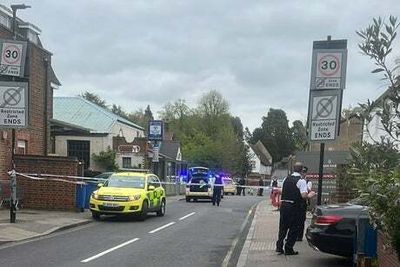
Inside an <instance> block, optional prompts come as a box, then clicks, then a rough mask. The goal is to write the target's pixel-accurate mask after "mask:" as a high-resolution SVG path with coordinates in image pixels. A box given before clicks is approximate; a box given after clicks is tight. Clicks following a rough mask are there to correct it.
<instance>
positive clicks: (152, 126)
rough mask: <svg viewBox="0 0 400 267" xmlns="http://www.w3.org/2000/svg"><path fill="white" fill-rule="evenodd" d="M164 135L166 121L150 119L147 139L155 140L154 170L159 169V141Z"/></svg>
mask: <svg viewBox="0 0 400 267" xmlns="http://www.w3.org/2000/svg"><path fill="white" fill-rule="evenodd" d="M163 137H164V123H163V121H160V120H152V121H149V124H148V128H147V139H148V140H149V141H151V142H153V158H152V165H153V172H154V173H156V172H157V171H158V162H159V143H158V142H159V141H162V140H163Z"/></svg>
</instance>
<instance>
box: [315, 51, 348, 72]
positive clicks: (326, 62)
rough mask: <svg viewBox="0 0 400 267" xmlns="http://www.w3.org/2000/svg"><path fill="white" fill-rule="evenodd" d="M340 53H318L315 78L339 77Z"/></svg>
mask: <svg viewBox="0 0 400 267" xmlns="http://www.w3.org/2000/svg"><path fill="white" fill-rule="evenodd" d="M341 59H342V57H341V54H340V53H318V56H317V71H318V73H317V77H340V65H341V63H342V62H341V61H342V60H341Z"/></svg>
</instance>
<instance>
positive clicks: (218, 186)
mask: <svg viewBox="0 0 400 267" xmlns="http://www.w3.org/2000/svg"><path fill="white" fill-rule="evenodd" d="M222 190H223V181H222V177H221V176H220V175H215V181H214V187H213V196H212V204H213V206H215V203H217V206H219V203H220V202H221V193H222Z"/></svg>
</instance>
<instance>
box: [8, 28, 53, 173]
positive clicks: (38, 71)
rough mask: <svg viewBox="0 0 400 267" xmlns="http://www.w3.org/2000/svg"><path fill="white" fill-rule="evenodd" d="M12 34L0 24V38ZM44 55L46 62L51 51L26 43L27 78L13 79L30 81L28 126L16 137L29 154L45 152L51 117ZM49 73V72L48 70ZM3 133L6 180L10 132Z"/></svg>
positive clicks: (50, 97)
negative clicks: (23, 143)
mask: <svg viewBox="0 0 400 267" xmlns="http://www.w3.org/2000/svg"><path fill="white" fill-rule="evenodd" d="M11 37H12V34H11V32H10V31H9V30H8V29H6V28H5V27H3V26H2V25H0V38H3V39H11ZM44 58H48V60H49V62H51V53H50V52H48V51H46V50H45V49H43V48H41V47H39V46H38V45H35V44H33V43H31V42H28V48H27V60H26V64H27V67H26V70H27V74H26V77H24V78H19V77H16V78H15V81H25V82H26V81H28V83H29V89H28V91H29V127H28V128H27V129H22V130H16V140H25V141H26V144H27V147H26V151H27V154H30V155H46V154H47V153H46V151H45V150H46V145H45V144H46V142H47V143H48V144H49V142H50V126H49V125H48V123H47V121H48V120H49V119H50V118H51V116H52V109H53V106H52V97H53V92H52V89H51V87H50V86H48V85H47V84H46V63H45V61H44ZM48 74H49V75H50V71H49V73H48ZM27 75H29V76H27ZM48 78H50V77H48ZM0 79H1V80H2V81H12V78H11V77H8V76H0ZM46 89H47V90H48V93H47V118H45V114H46V113H45V102H46V101H45V90H46ZM46 131H47V138H46ZM3 132H4V131H1V130H0V179H7V175H6V174H5V172H6V171H8V170H9V168H10V158H11V131H10V130H6V131H5V132H7V138H6V139H5V138H3ZM46 139H47V140H46ZM49 148H50V145H48V146H47V151H49Z"/></svg>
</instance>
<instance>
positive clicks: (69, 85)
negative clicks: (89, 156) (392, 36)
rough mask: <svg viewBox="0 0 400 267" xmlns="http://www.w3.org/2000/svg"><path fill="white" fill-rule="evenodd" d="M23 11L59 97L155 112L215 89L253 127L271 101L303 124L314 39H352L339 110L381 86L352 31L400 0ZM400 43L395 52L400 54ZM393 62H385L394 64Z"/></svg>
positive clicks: (395, 11) (78, 3)
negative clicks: (85, 96)
mask: <svg viewBox="0 0 400 267" xmlns="http://www.w3.org/2000/svg"><path fill="white" fill-rule="evenodd" d="M1 3H2V4H3V5H5V6H10V5H11V4H15V3H25V4H27V5H31V6H32V7H31V8H30V9H26V10H19V11H18V17H20V18H21V19H23V20H24V21H28V22H30V23H32V24H34V25H36V26H38V27H39V28H40V29H41V30H42V33H41V35H40V38H41V41H42V43H43V46H44V47H45V48H46V49H47V50H49V51H51V52H52V53H53V57H52V65H53V68H54V70H55V72H56V74H57V76H58V78H59V80H60V81H61V83H62V86H61V87H60V88H59V89H58V90H57V91H56V92H55V96H76V95H79V94H80V93H82V92H84V91H89V92H92V93H95V94H98V95H99V96H100V97H101V98H103V99H105V100H106V102H107V103H108V104H116V105H121V106H122V107H123V108H124V110H125V111H127V112H133V111H136V110H138V109H139V108H143V109H144V108H146V106H147V105H150V107H151V109H152V111H153V114H155V115H156V114H157V112H158V111H160V110H161V108H162V107H163V106H164V105H165V104H166V103H168V102H173V101H175V100H178V99H185V100H186V102H187V104H188V105H189V106H191V107H195V106H196V104H197V103H198V101H199V99H200V97H201V96H202V95H203V94H204V93H206V92H208V91H209V90H211V89H215V90H217V91H219V92H220V93H221V94H222V95H223V96H224V98H225V99H226V100H227V101H228V102H229V104H230V111H231V113H232V115H234V116H238V117H240V118H241V120H242V123H243V125H244V126H245V127H249V128H250V129H251V130H253V129H254V128H256V127H259V126H260V125H261V123H262V117H263V116H266V115H267V112H268V110H269V109H270V108H275V109H277V108H279V109H283V110H284V111H285V112H286V114H287V116H288V119H289V120H290V122H293V121H294V120H301V121H303V122H305V121H306V118H307V111H308V97H309V90H310V89H309V87H310V72H311V56H312V44H313V41H316V40H325V39H326V38H327V35H331V36H332V39H347V40H348V62H347V83H346V88H345V89H344V90H345V92H344V95H343V107H349V106H352V107H355V106H357V105H358V103H363V102H366V101H367V99H375V98H377V97H378V96H379V95H380V94H381V93H382V92H383V91H384V89H385V83H384V82H382V81H380V78H381V77H380V76H379V75H378V74H371V70H373V69H374V65H373V62H372V61H371V60H370V59H369V58H368V57H366V56H363V55H361V53H360V50H359V49H358V46H357V45H358V43H359V42H360V38H359V37H358V36H357V35H356V33H355V32H356V30H360V29H363V28H365V27H367V26H368V25H369V24H370V23H371V22H372V19H373V18H374V17H378V16H381V17H383V18H388V17H389V15H391V14H392V15H395V16H396V15H400V5H398V0H397V1H396V0H393V1H390V0H387V1H382V0H369V1H360V0H352V1H348V0H324V1H305V0H285V1H283V0H269V1H266V0H262V1H257V0H254V1H244V0H241V1H239V0H174V1H172V0H171V1H169V0H118V1H109V0H97V1H93V0H85V1H82V0H57V1H54V0H25V1H18V2H15V1H9V0H6V1H2V2H1ZM399 43H400V40H397V42H396V47H395V48H397V50H395V51H394V52H396V51H397V54H399V53H400V46H399ZM392 62H393V61H392V60H391V61H389V63H390V64H391V63H392Z"/></svg>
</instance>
